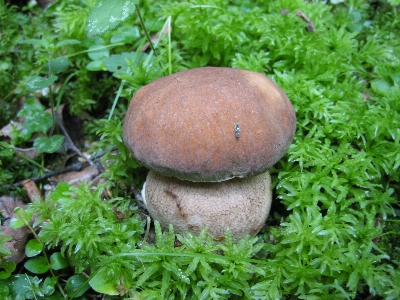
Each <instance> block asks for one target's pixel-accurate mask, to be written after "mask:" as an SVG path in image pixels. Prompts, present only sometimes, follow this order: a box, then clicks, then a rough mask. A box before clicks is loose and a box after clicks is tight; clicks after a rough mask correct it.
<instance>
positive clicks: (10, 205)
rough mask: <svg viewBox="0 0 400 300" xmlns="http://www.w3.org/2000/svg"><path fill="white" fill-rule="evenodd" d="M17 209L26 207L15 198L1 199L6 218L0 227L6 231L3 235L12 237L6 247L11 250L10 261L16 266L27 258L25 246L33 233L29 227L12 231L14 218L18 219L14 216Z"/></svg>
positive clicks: (6, 197)
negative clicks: (11, 225) (10, 223)
mask: <svg viewBox="0 0 400 300" xmlns="http://www.w3.org/2000/svg"><path fill="white" fill-rule="evenodd" d="M16 207H21V208H23V209H24V208H25V207H26V205H25V204H24V203H23V202H22V201H21V200H19V199H15V198H13V197H8V196H2V197H0V211H1V215H2V217H3V218H4V220H5V221H4V223H3V225H1V226H0V231H2V230H4V232H3V233H2V235H5V236H7V235H10V236H12V240H11V241H9V242H6V243H4V246H5V247H7V248H8V249H10V250H11V253H12V254H11V257H10V260H12V261H14V262H15V263H16V264H18V263H20V262H21V261H23V260H24V258H25V256H26V255H25V246H26V243H27V241H28V236H29V234H30V233H31V231H30V230H29V228H28V227H27V226H24V227H21V228H17V229H12V228H10V227H9V226H8V224H9V222H10V220H11V219H12V218H15V217H17V216H16V215H15V214H14V209H15V208H16Z"/></svg>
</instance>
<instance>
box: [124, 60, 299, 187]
mask: <svg viewBox="0 0 400 300" xmlns="http://www.w3.org/2000/svg"><path fill="white" fill-rule="evenodd" d="M295 130H296V115H295V112H294V109H293V106H292V104H291V103H290V101H289V99H288V98H287V97H286V95H285V93H284V92H283V91H282V90H281V89H280V88H279V87H278V86H277V85H276V84H275V83H274V82H273V81H272V80H270V79H269V78H268V77H266V76H265V75H263V74H261V73H256V72H251V71H245V70H238V69H231V68H218V67H205V68H198V69H192V70H187V71H182V72H178V73H175V74H173V75H169V76H166V77H163V78H160V79H157V80H155V81H153V82H152V83H150V84H148V85H146V86H144V87H142V88H141V89H139V90H138V91H137V92H136V93H135V95H134V96H133V98H132V100H131V103H130V105H129V109H128V112H127V114H126V117H125V122H124V127H123V136H124V141H125V144H126V146H127V147H128V148H129V150H130V151H131V152H132V154H133V156H134V157H135V158H136V159H137V160H138V161H139V162H140V163H141V164H142V165H144V166H146V167H148V168H149V169H152V170H154V171H156V172H158V173H160V174H163V175H165V176H174V177H177V178H179V179H183V180H190V181H210V182H211V181H224V180H228V179H231V178H233V177H247V176H254V175H257V174H260V173H263V172H264V171H266V170H267V169H269V168H270V167H271V166H272V165H273V164H275V163H276V162H277V161H278V160H279V159H280V158H281V157H282V156H283V155H284V154H285V152H286V150H287V148H288V147H289V145H290V143H291V142H292V140H293V136H294V133H295Z"/></svg>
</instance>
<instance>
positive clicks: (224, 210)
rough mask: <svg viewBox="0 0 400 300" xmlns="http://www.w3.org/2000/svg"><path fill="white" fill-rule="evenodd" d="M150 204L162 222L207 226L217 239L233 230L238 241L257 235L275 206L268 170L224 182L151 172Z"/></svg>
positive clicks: (183, 227)
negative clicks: (271, 208)
mask: <svg viewBox="0 0 400 300" xmlns="http://www.w3.org/2000/svg"><path fill="white" fill-rule="evenodd" d="M144 194H145V197H144V198H145V199H146V206H147V209H148V211H149V213H150V215H151V216H152V217H153V218H154V219H157V220H158V221H159V222H160V223H161V225H163V226H164V227H168V225H169V224H172V225H173V226H174V229H175V231H176V232H185V231H190V232H193V233H195V234H198V233H200V232H201V230H202V229H203V228H204V227H207V228H208V233H209V234H210V235H211V236H212V237H213V238H214V239H215V240H221V239H223V237H224V235H225V233H226V231H227V230H228V229H229V230H230V232H231V234H232V236H233V238H234V239H235V240H237V239H240V238H243V237H244V236H246V235H255V234H256V233H257V232H258V231H259V230H260V229H261V228H262V227H263V225H264V224H265V221H266V219H267V217H268V214H269V211H270V207H271V177H270V175H269V173H268V172H266V173H263V174H260V175H257V176H254V177H251V178H235V179H232V180H228V181H224V182H219V183H216V182H190V181H184V180H180V179H177V178H173V177H165V176H162V175H160V174H158V173H155V172H153V171H150V172H149V174H148V176H147V180H146V185H145V190H144Z"/></svg>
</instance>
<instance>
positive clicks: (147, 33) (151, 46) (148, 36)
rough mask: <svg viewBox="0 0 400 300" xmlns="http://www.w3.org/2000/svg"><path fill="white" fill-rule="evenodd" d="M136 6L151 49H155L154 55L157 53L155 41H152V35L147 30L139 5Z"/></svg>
mask: <svg viewBox="0 0 400 300" xmlns="http://www.w3.org/2000/svg"><path fill="white" fill-rule="evenodd" d="M135 8H136V11H137V14H138V17H139V20H140V25H142V27H143V31H144V34H145V35H146V39H147V41H148V42H149V44H150V48H151V50H153V53H154V55H157V54H156V49H155V48H154V45H153V43H152V41H151V37H150V35H149V32H148V31H147V29H146V26H145V25H144V20H143V17H142V14H141V13H140V9H139V5H137V4H135Z"/></svg>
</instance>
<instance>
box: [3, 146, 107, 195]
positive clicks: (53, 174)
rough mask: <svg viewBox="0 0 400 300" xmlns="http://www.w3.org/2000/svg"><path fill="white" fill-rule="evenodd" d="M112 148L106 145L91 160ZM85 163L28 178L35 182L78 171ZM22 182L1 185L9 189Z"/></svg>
mask: <svg viewBox="0 0 400 300" xmlns="http://www.w3.org/2000/svg"><path fill="white" fill-rule="evenodd" d="M113 149H115V146H111V147H108V148H107V149H105V150H103V151H101V152H99V153H97V154H95V155H93V156H92V160H94V161H97V160H98V159H100V157H102V156H104V155H105V154H106V153H107V152H109V151H112V150H113ZM85 164H86V163H84V162H76V163H74V164H72V165H69V166H67V167H65V168H62V169H59V170H54V171H51V172H48V173H46V174H43V175H41V176H37V177H32V178H30V180H31V181H33V182H37V181H41V180H44V179H47V178H49V177H52V176H56V175H59V174H63V173H67V172H72V171H79V170H80V169H82V167H83V166H84V165H85ZM24 182H25V180H24V181H21V182H17V183H15V184H5V185H3V189H9V188H11V187H22V186H23V185H24Z"/></svg>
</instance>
